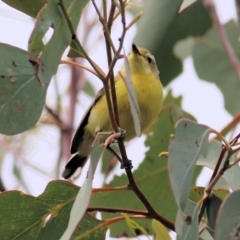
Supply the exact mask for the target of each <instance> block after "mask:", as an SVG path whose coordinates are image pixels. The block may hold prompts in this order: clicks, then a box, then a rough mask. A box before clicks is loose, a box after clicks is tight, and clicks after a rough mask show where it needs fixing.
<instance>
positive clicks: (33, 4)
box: [2, 0, 47, 18]
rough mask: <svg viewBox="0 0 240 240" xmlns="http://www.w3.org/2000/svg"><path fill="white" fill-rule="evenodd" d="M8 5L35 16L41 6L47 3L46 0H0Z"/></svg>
mask: <svg viewBox="0 0 240 240" xmlns="http://www.w3.org/2000/svg"><path fill="white" fill-rule="evenodd" d="M2 1H3V2H5V3H6V4H8V5H9V6H11V7H13V8H15V9H17V10H19V11H21V12H23V13H26V14H27V15H29V16H31V17H33V18H36V16H37V14H38V12H39V11H40V10H41V8H42V7H43V6H44V5H45V3H47V0H34V1H32V0H24V1H17V0H2Z"/></svg>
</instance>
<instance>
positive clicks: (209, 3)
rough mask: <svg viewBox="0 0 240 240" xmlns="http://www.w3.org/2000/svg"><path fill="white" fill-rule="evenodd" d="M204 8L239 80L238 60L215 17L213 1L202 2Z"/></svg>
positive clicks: (239, 66) (239, 68)
mask: <svg viewBox="0 0 240 240" xmlns="http://www.w3.org/2000/svg"><path fill="white" fill-rule="evenodd" d="M203 3H204V5H205V7H206V8H207V9H208V11H209V13H210V15H211V17H212V20H213V22H214V25H215V27H216V29H217V31H218V34H219V36H220V40H221V42H222V44H223V47H224V49H225V52H226V54H227V56H228V58H229V60H230V62H231V64H232V67H233V69H234V70H235V72H236V74H237V77H238V78H239V80H240V63H239V60H238V58H237V56H236V54H235V52H234V50H233V48H232V46H231V44H230V42H229V39H228V36H227V34H226V31H225V29H224V27H223V26H222V24H221V23H220V21H219V18H218V15H217V11H216V8H215V6H214V3H213V0H204V1H203Z"/></svg>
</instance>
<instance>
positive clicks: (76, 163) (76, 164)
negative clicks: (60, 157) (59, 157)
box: [62, 153, 88, 179]
mask: <svg viewBox="0 0 240 240" xmlns="http://www.w3.org/2000/svg"><path fill="white" fill-rule="evenodd" d="M87 159H88V156H79V154H78V153H76V154H74V155H73V156H72V157H71V158H70V159H69V162H68V163H67V165H66V166H65V169H64V171H63V173H62V177H63V178H65V179H66V178H70V177H71V176H72V175H73V174H74V173H75V171H76V170H77V169H78V168H82V167H83V166H84V165H85V163H86V161H87Z"/></svg>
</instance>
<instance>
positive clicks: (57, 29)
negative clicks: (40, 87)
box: [28, 0, 88, 84]
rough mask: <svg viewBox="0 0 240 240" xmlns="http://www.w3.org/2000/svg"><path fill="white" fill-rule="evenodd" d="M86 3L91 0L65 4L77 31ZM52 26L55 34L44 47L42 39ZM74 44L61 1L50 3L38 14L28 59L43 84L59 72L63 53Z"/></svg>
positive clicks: (55, 0) (69, 1)
mask: <svg viewBox="0 0 240 240" xmlns="http://www.w3.org/2000/svg"><path fill="white" fill-rule="evenodd" d="M87 2H88V0H82V1H74V0H65V1H63V3H64V7H65V9H66V11H67V13H68V17H69V19H70V21H71V24H72V26H73V28H74V29H76V28H77V25H78V23H79V19H80V15H81V12H82V10H83V8H84V7H85V5H86V3H87ZM51 26H53V27H54V32H53V35H52V37H51V39H50V40H49V41H48V42H47V43H46V44H45V45H44V44H43V42H42V39H43V37H44V35H45V34H46V32H47V30H48V29H49V28H50V27H51ZM71 41H72V33H71V31H70V30H69V25H68V23H67V21H66V18H65V16H64V14H63V11H62V9H61V7H60V5H59V0H50V1H48V3H47V4H46V5H45V6H44V7H43V8H42V10H41V11H40V12H39V14H38V17H37V21H36V25H35V27H34V30H33V32H32V34H31V36H30V39H29V45H28V52H29V59H30V60H31V62H32V63H33V66H34V68H35V71H36V75H37V76H38V78H39V80H40V81H41V82H42V83H43V84H44V83H48V82H49V81H50V79H51V77H52V76H53V75H54V74H55V73H56V71H57V68H58V65H59V63H60V60H61V57H62V54H63V52H64V51H65V49H66V48H67V47H68V45H70V44H71Z"/></svg>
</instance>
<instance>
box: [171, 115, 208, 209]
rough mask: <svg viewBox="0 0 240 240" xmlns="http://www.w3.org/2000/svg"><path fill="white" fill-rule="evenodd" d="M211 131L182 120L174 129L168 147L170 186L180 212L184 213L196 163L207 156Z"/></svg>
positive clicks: (205, 127)
mask: <svg viewBox="0 0 240 240" xmlns="http://www.w3.org/2000/svg"><path fill="white" fill-rule="evenodd" d="M210 133H211V129H210V128H209V127H207V126H205V125H201V124H197V123H195V122H192V121H189V120H185V119H182V120H180V121H179V122H178V123H177V125H176V129H175V134H174V140H173V141H172V142H171V143H170V147H169V165H168V166H169V173H170V181H171V186H172V188H173V192H174V196H175V199H176V202H177V204H178V208H179V210H180V211H182V212H183V211H184V209H185V207H186V203H187V199H188V196H189V192H190V187H191V183H192V178H193V173H194V169H195V165H196V161H197V159H198V157H199V156H201V155H203V156H207V151H208V137H209V134H210Z"/></svg>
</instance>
